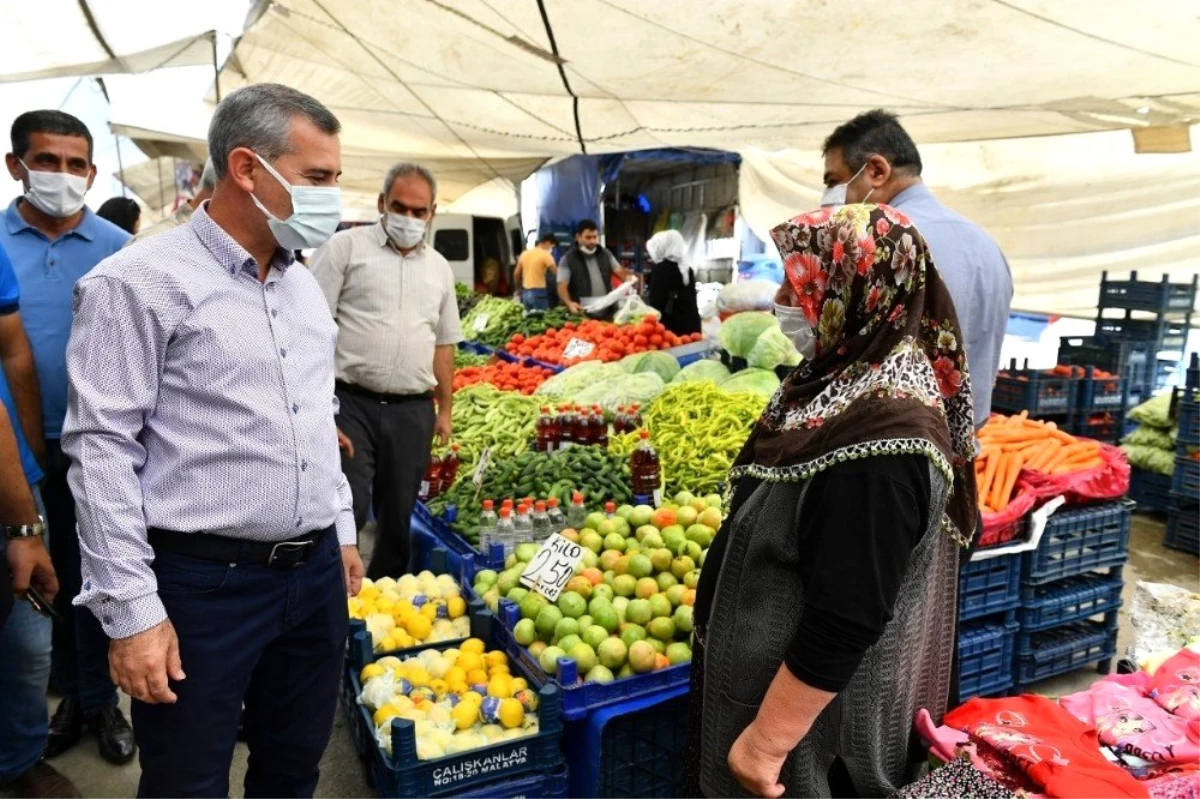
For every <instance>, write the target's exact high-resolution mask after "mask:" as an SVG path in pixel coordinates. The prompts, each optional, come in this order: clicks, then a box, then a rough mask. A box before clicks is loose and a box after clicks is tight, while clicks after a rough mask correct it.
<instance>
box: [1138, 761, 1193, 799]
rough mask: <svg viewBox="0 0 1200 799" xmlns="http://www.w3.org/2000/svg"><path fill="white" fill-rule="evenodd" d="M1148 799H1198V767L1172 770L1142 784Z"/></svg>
mask: <svg viewBox="0 0 1200 799" xmlns="http://www.w3.org/2000/svg"><path fill="white" fill-rule="evenodd" d="M1143 784H1144V785H1145V786H1146V790H1148V791H1150V799H1200V767H1198V766H1196V765H1195V764H1192V765H1190V766H1187V767H1182V768H1172V769H1170V770H1169V771H1164V772H1162V773H1160V774H1158V775H1156V776H1154V777H1150V778H1149V779H1147V780H1146V781H1145V782H1144V783H1143Z"/></svg>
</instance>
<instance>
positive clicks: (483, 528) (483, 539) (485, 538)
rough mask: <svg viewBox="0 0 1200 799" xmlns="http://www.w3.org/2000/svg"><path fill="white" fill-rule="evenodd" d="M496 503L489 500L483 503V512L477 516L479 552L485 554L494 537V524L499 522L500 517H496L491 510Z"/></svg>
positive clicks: (494, 512)
mask: <svg viewBox="0 0 1200 799" xmlns="http://www.w3.org/2000/svg"><path fill="white" fill-rule="evenodd" d="M495 507H496V503H494V502H492V501H491V500H490V499H485V500H484V501H483V511H482V512H481V513H480V514H479V551H480V552H483V553H485V554H486V553H487V551H488V545H489V544H491V543H492V541H493V540H494V539H495V537H496V522H498V521H500V517H499V516H497V515H496V511H495V510H493V508H495Z"/></svg>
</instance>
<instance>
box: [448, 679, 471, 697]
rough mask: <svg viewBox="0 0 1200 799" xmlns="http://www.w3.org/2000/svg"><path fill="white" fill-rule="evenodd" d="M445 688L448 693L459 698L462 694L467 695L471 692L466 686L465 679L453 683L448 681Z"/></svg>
mask: <svg viewBox="0 0 1200 799" xmlns="http://www.w3.org/2000/svg"><path fill="white" fill-rule="evenodd" d="M447 687H448V688H449V689H450V693H452V694H458V695H459V696H462V695H463V694H465V693H468V692H469V691H470V690H471V687H470V686H469V685H467V683H466V681H465V679H464V680H458V681H455V682H449V681H448V682H447Z"/></svg>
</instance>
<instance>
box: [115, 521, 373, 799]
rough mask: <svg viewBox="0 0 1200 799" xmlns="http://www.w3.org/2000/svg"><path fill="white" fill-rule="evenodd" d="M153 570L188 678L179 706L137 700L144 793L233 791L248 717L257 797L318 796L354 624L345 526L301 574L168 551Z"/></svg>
mask: <svg viewBox="0 0 1200 799" xmlns="http://www.w3.org/2000/svg"><path fill="white" fill-rule="evenodd" d="M153 568H154V574H155V577H156V578H157V579H158V593H159V597H160V598H161V599H162V601H163V605H164V606H166V610H167V616H168V618H169V619H170V621H171V623H172V624H173V625H174V627H175V632H176V634H177V635H178V636H179V654H180V660H181V662H182V665H183V672H184V674H185V675H186V676H185V678H184V679H183V680H180V681H178V682H176V681H172V682H171V689H172V690H173V691H174V692H175V693H176V695H178V697H179V699H178V701H177V702H175V703H174V704H156V705H150V704H145V703H143V702H138V701H134V703H133V731H134V734H135V735H136V736H137V743H138V749H139V752H140V757H141V766H142V778H141V783H140V785H139V786H138V795H139V796H155V797H158V796H228V795H229V765H230V761H231V760H232V758H233V747H234V744H235V743H236V742H237V734H238V720H239V719H242V722H243V725H244V728H245V730H244V734H245V739H246V743H247V745H248V746H249V749H250V759H249V765H248V768H247V770H246V781H245V795H246V796H247V797H266V796H281V797H289V796H312V794H313V791H314V789H315V788H316V786H317V778H318V776H319V774H320V771H319V769H318V763H319V762H320V760H321V755H322V754H323V753H324V752H325V747H326V745H327V744H328V743H329V736H330V735H331V734H332V732H333V713H334V707H335V705H336V704H337V695H338V686H339V681H340V679H341V668H342V666H343V664H344V658H345V644H346V633H347V630H348V627H349V621H348V618H347V613H346V587H345V579H344V577H343V573H342V558H341V551H340V548H339V546H338V543H337V536H336V535H335V533H334V530H333V529H332V528H330V529H329V530H327V531H325V533H324V535H323V536H322V537H321V538H320V540H319V541H318V543H317V544H316V546H315V548H314V550H313V553H312V555H311V556H310V557H309V559H308V560H307V561H306V562H305V563H303V564H300V565H298V566H294V567H290V568H272V567H270V566H266V565H251V564H237V565H230V564H229V563H223V562H217V561H210V560H202V559H200V558H194V557H189V556H186V555H181V554H178V553H174V552H165V551H156V552H155V557H154V564H153ZM243 702H244V703H245V711H244V713H243V710H242V704H243Z"/></svg>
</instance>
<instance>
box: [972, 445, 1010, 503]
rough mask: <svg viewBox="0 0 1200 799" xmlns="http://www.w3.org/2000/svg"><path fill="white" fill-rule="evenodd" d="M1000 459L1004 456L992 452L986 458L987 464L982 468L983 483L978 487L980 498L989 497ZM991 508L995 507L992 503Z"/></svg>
mask: <svg viewBox="0 0 1200 799" xmlns="http://www.w3.org/2000/svg"><path fill="white" fill-rule="evenodd" d="M1002 457H1004V456H1003V455H1002V454H1001V453H999V452H993V453H991V454H990V455H989V456H988V459H987V463H986V464H985V465H984V468H983V481H982V482H981V483H980V485H979V487H978V491H979V496H980V497H990V495H991V489H992V483H993V481H995V479H996V469H997V468H998V467H999V466H1000V459H1001V458H1002ZM985 501H986V500H985ZM992 507H993V508H994V507H996V506H995V504H994V503H993V504H992Z"/></svg>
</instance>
